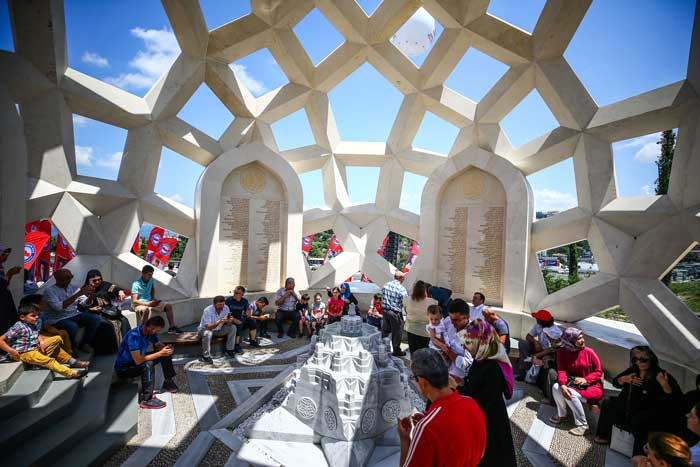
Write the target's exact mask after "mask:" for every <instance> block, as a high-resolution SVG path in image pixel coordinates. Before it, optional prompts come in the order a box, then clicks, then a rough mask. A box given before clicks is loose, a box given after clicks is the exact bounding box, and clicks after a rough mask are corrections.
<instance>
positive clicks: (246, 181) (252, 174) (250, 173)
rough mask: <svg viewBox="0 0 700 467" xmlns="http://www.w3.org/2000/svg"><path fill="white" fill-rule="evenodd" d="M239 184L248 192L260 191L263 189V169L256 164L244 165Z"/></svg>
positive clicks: (255, 192)
mask: <svg viewBox="0 0 700 467" xmlns="http://www.w3.org/2000/svg"><path fill="white" fill-rule="evenodd" d="M241 186H242V187H243V188H244V189H245V190H246V191H247V192H248V193H252V194H257V193H261V192H262V191H263V190H264V189H265V171H264V170H263V169H261V168H260V167H256V166H251V167H246V168H245V169H243V171H242V173H241Z"/></svg>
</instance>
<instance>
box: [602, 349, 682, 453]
mask: <svg viewBox="0 0 700 467" xmlns="http://www.w3.org/2000/svg"><path fill="white" fill-rule="evenodd" d="M613 386H615V387H616V388H620V389H622V392H620V394H619V395H618V396H616V397H613V398H606V399H605V400H603V402H602V404H601V412H600V419H599V420H598V429H597V431H596V437H595V441H596V442H597V443H600V444H607V443H609V442H610V435H611V432H612V427H613V425H619V426H622V427H624V428H626V429H628V430H629V431H630V432H631V433H632V434H633V435H634V448H633V456H636V455H642V454H643V453H644V443H645V441H646V439H647V435H648V433H649V432H651V431H666V432H669V433H680V432H681V430H682V429H683V422H684V418H683V415H684V413H683V412H684V410H683V392H682V391H681V388H680V386H679V385H678V383H677V382H676V380H675V378H674V377H673V376H671V375H670V374H669V373H668V372H666V371H664V370H663V369H661V367H660V366H659V359H658V357H657V356H656V354H655V353H654V352H653V351H652V350H651V349H650V348H649V347H648V346H645V345H641V346H637V347H634V348H633V349H632V350H631V351H630V367H629V368H627V369H626V370H625V371H623V372H622V373H620V374H619V375H617V376H616V377H615V378H614V379H613Z"/></svg>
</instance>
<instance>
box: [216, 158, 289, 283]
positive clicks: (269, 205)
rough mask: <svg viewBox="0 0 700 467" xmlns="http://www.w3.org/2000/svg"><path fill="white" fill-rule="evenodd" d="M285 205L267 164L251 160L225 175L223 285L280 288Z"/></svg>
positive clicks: (221, 237)
mask: <svg viewBox="0 0 700 467" xmlns="http://www.w3.org/2000/svg"><path fill="white" fill-rule="evenodd" d="M286 215H287V203H286V201H285V199H284V190H283V188H282V185H281V184H280V183H279V181H278V180H277V178H276V177H274V176H273V175H272V174H271V173H270V172H269V171H268V170H267V169H266V168H265V167H263V166H262V165H260V164H257V163H253V164H249V165H247V166H244V167H241V168H238V169H236V170H234V171H233V172H231V174H230V175H229V176H228V177H227V178H226V180H225V182H224V184H223V187H222V190H221V211H220V222H219V243H220V247H221V248H220V250H219V251H220V252H221V256H220V258H219V265H220V267H221V274H220V275H219V277H220V279H219V288H220V290H221V292H222V293H228V292H229V291H232V290H233V289H234V288H235V287H236V286H237V285H243V286H244V287H246V288H247V289H248V290H251V291H262V290H276V289H277V288H279V286H280V281H281V275H282V256H283V251H284V248H283V243H282V242H283V239H284V238H285V234H284V232H285V231H286V229H285V219H286Z"/></svg>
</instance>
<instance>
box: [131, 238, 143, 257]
mask: <svg viewBox="0 0 700 467" xmlns="http://www.w3.org/2000/svg"><path fill="white" fill-rule="evenodd" d="M131 252H132V253H133V254H135V255H136V256H138V255H139V254H140V253H141V236H140V235H139V234H136V239H135V240H134V244H133V245H132V246H131Z"/></svg>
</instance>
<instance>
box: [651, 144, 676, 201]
mask: <svg viewBox="0 0 700 467" xmlns="http://www.w3.org/2000/svg"><path fill="white" fill-rule="evenodd" d="M656 144H658V145H660V146H661V154H660V155H659V158H658V159H656V168H657V170H658V178H657V179H656V182H655V186H656V194H657V195H665V194H668V182H669V180H670V178H671V165H672V164H673V153H674V151H675V148H676V134H675V133H674V132H673V130H666V131H664V132H663V133H661V138H659V140H658V141H657V142H656Z"/></svg>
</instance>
